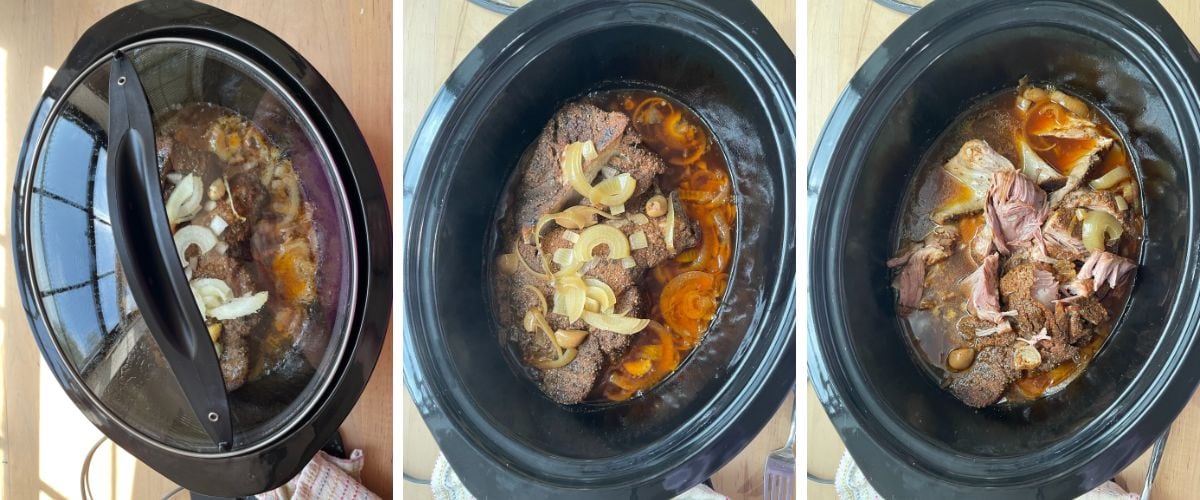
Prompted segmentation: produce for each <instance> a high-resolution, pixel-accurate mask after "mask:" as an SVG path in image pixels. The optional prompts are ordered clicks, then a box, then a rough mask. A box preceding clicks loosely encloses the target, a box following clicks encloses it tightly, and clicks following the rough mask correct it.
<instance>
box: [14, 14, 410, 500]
mask: <svg viewBox="0 0 1200 500" xmlns="http://www.w3.org/2000/svg"><path fill="white" fill-rule="evenodd" d="M201 103H202V104H210V105H216V106H220V107H223V108H225V109H228V110H231V111H234V112H236V113H238V114H239V115H240V116H242V117H244V118H245V119H246V120H249V121H250V122H252V123H253V125H254V127H256V128H257V129H258V130H260V131H261V132H262V134H264V135H265V136H266V137H267V138H268V139H269V140H270V141H271V142H273V143H274V144H277V145H278V146H279V147H280V148H281V150H282V154H283V157H284V158H286V159H287V160H288V161H290V164H291V165H292V167H293V168H294V170H295V172H296V174H297V175H298V176H299V186H300V190H301V191H302V193H303V199H304V201H305V202H307V205H306V206H307V208H306V209H305V210H306V211H307V212H308V213H311V216H312V217H311V218H312V220H311V225H312V227H313V228H314V231H315V232H316V234H317V235H319V236H318V238H319V240H320V243H319V246H318V247H316V248H317V249H318V250H317V253H316V255H317V256H318V257H317V258H318V259H319V265H317V266H316V267H317V270H316V271H314V275H315V278H313V279H314V280H315V283H316V287H317V291H316V292H315V293H314V297H315V298H313V299H312V302H311V305H309V306H303V307H302V306H297V310H300V311H302V312H299V313H296V314H300V315H302V316H300V317H301V318H304V319H302V320H301V323H300V324H299V326H296V325H297V324H296V323H295V322H291V323H284V324H287V325H291V326H288V327H287V328H286V329H284V330H280V329H279V328H277V327H274V326H273V325H272V324H269V321H267V320H263V321H262V322H261V323H259V324H260V325H261V324H266V326H264V327H260V328H257V329H256V330H254V331H252V332H250V333H249V334H248V335H247V337H246V338H247V343H248V345H249V348H248V349H249V353H250V354H249V355H248V356H249V360H250V361H249V363H248V365H247V368H246V369H247V370H248V373H249V375H248V376H247V381H246V382H245V383H244V384H242V385H241V386H240V387H236V388H235V387H227V385H226V382H225V379H223V377H222V374H221V367H220V365H219V364H218V363H219V362H218V358H219V356H220V354H219V353H218V352H217V348H216V344H215V343H214V340H212V339H211V338H210V333H209V331H208V327H206V325H205V323H204V318H203V317H202V316H201V314H202V313H201V311H200V309H199V308H198V307H197V300H196V299H195V298H194V297H193V295H192V290H191V289H190V286H191V284H190V283H189V280H191V276H190V275H188V274H187V273H188V272H189V271H185V269H184V266H183V259H181V258H180V255H179V253H178V252H177V250H176V246H175V245H176V243H175V242H174V240H173V235H172V227H171V226H170V225H169V224H168V219H167V215H166V210H165V207H164V203H163V194H162V191H163V190H166V189H167V187H166V186H168V185H170V184H171V183H173V182H177V181H160V177H161V169H162V168H163V166H162V165H160V164H159V163H160V162H161V161H162V159H161V158H159V157H160V156H165V153H160V151H162V150H161V149H160V148H162V147H163V146H162V144H163V143H158V144H156V138H158V139H160V140H161V138H162V137H165V136H160V135H158V134H156V132H161V131H162V130H164V129H165V127H164V125H165V124H166V123H168V122H169V121H170V120H171V117H172V116H174V115H175V114H176V113H177V112H178V111H179V110H180V109H181V108H182V107H184V106H188V105H192V104H201ZM230 144H232V143H230ZM156 146H157V147H156ZM231 147H232V146H231ZM176 149H178V147H176ZM204 158H206V159H205V160H200V161H202V162H203V161H211V160H212V159H213V158H215V157H212V158H210V157H207V156H206V157H204ZM156 160H159V161H156ZM232 175H233V174H230V176H232ZM275 175H278V174H275ZM168 178H169V176H168ZM160 182H162V185H161V186H160ZM232 189H233V188H232V185H231V188H230V190H229V192H230V193H233V190H232ZM230 196H232V194H231V195H230ZM211 203H213V204H214V205H213V206H216V205H215V203H216V200H214V201H212V202H211ZM234 210H235V211H236V208H235V209H234ZM235 214H236V212H235ZM246 215H249V214H242V215H241V216H246ZM222 220H224V219H222ZM227 222H232V221H227ZM12 223H13V228H14V231H13V248H14V257H15V260H16V271H17V277H18V283H19V287H20V292H21V299H22V303H23V305H24V308H25V311H26V314H27V315H28V319H29V322H30V326H31V328H32V330H33V334H34V335H35V337H36V339H37V342H38V347H39V349H40V350H41V353H42V357H43V358H44V359H45V361H46V363H47V365H48V366H49V367H50V369H51V371H52V372H53V373H54V376H55V378H56V379H57V380H58V382H59V383H60V384H61V385H62V386H63V388H64V389H65V390H66V392H67V394H68V396H70V398H71V400H72V401H73V402H74V403H75V404H76V405H77V406H78V407H79V408H80V410H81V411H83V413H84V414H85V415H86V416H87V417H88V419H89V420H91V421H92V423H93V424H95V425H96V426H97V427H98V428H100V430H101V431H102V432H103V433H104V434H105V435H106V436H107V437H109V438H110V439H112V440H113V441H114V442H115V443H116V444H118V445H120V446H121V447H122V448H124V449H125V450H127V451H129V452H130V453H131V454H133V455H134V456H135V457H137V458H138V459H140V460H142V461H143V462H145V463H146V464H147V465H149V466H150V467H151V468H153V469H155V470H157V471H158V472H160V473H162V474H163V475H164V476H166V477H167V478H168V479H170V480H172V481H175V482H176V483H178V484H180V485H182V486H184V487H186V488H188V489H190V490H193V491H196V492H199V493H202V494H207V495H219V496H245V495H252V494H256V493H260V492H263V491H266V490H269V489H272V488H275V487H277V486H279V485H281V484H283V483H285V482H287V481H288V480H289V479H291V478H292V477H293V476H295V475H296V474H297V473H298V472H299V471H300V469H301V468H303V467H304V465H306V464H307V463H308V461H309V459H310V458H311V457H312V456H313V454H315V453H316V452H317V450H319V449H321V448H322V446H324V445H325V444H326V443H327V442H328V441H329V440H330V439H331V437H333V436H334V435H335V433H336V432H337V428H338V426H339V425H340V424H341V422H342V420H343V419H344V418H345V417H346V415H347V414H348V413H349V412H350V410H351V409H352V408H353V407H354V404H355V402H356V401H357V399H358V396H359V394H361V392H362V390H363V388H364V387H365V385H366V382H367V379H368V378H369V377H370V374H371V370H372V368H373V367H374V365H375V361H376V359H377V357H378V355H379V351H380V347H381V344H382V340H383V337H384V335H385V333H386V330H387V324H388V318H389V312H390V301H391V284H390V279H391V274H390V270H389V269H388V267H387V264H386V263H387V262H389V259H390V255H389V254H390V252H391V234H390V222H389V220H388V208H387V202H386V199H385V198H384V196H383V189H382V183H381V182H380V180H379V176H378V172H377V170H376V167H375V163H374V161H373V160H372V159H371V156H370V152H369V151H368V149H367V146H366V143H365V141H364V140H363V138H362V135H361V133H360V132H359V130H358V128H357V126H356V125H355V123H354V120H353V118H352V117H351V116H350V114H349V112H348V111H347V109H346V108H345V106H344V105H343V104H342V102H341V101H340V100H339V99H338V97H337V95H336V94H335V93H334V92H333V90H332V89H331V88H330V86H329V84H328V83H327V82H326V81H325V80H324V79H323V78H322V77H321V76H320V75H319V74H318V73H317V72H316V70H314V69H313V68H312V66H310V65H309V64H308V63H307V62H305V61H304V59H303V58H302V57H301V56H300V55H299V54H297V53H296V52H295V51H294V50H292V49H291V48H289V47H288V46H287V45H286V44H284V43H283V41H281V40H280V39H278V38H276V37H275V36H273V35H271V34H270V33H268V32H267V31H265V30H263V29H262V28H260V27H258V26H255V25H254V24H252V23H250V22H248V21H246V20H244V19H241V18H238V17H235V16H233V15H231V14H229V13H226V12H223V11H220V10H218V9H214V8H211V7H208V6H205V5H202V4H199V3H195V2H191V1H182V0H158V1H149V2H143V3H138V4H134V5H130V6H128V7H125V8H122V9H120V10H118V11H116V12H114V13H113V14H111V15H109V16H108V17H105V18H104V19H102V20H101V21H99V22H98V23H96V24H95V25H94V26H92V27H91V28H90V29H88V31H87V32H86V33H84V35H83V36H82V37H81V39H80V40H79V42H78V43H77V44H76V46H75V47H74V48H73V49H72V50H71V52H70V54H69V55H68V57H67V59H66V61H65V62H64V63H63V64H62V66H61V67H60V68H59V70H58V72H57V73H56V74H55V77H54V78H53V80H52V81H51V82H50V84H49V86H48V87H47V89H46V91H45V93H44V94H43V96H42V98H41V100H40V101H39V103H38V105H37V107H36V111H35V113H34V116H33V120H32V122H31V123H30V126H29V129H28V131H27V132H26V135H25V139H24V143H23V144H22V148H21V153H20V157H19V164H18V167H17V175H16V180H15V186H14V196H13V209H12ZM213 227H214V229H213V231H215V232H216V233H217V234H218V235H219V234H220V233H221V231H222V230H221V229H215V226H213ZM204 251H205V252H208V251H216V252H220V251H221V250H218V249H215V247H213V249H211V250H204ZM230 251H231V252H232V250H230ZM267 255H270V254H267ZM266 258H267V257H262V258H261V259H266ZM254 259H256V260H253V261H249V263H247V264H246V266H248V268H251V269H253V267H251V266H258V267H264V266H265V267H270V266H272V265H274V264H273V263H272V262H278V261H277V260H276V261H272V262H263V261H259V260H257V259H260V258H259V257H254ZM191 267H192V270H195V264H191ZM230 279H232V278H230ZM193 283H194V282H193ZM260 307H262V309H261V310H260V311H259V312H256V313H255V314H258V315H271V314H274V312H275V311H276V309H274V308H273V306H272V305H271V302H268V303H267V305H266V306H260ZM261 317H265V316H261ZM294 317H296V316H293V318H294ZM276 318H279V316H273V317H272V318H268V319H276ZM228 331H229V330H228V328H226V334H225V335H226V338H227V339H228V338H230V337H229V335H232V334H230V333H228ZM270 335H275V336H274V337H269V336H270ZM270 339H274V340H270ZM269 342H274V343H269ZM221 345H225V344H223V343H222V344H221Z"/></svg>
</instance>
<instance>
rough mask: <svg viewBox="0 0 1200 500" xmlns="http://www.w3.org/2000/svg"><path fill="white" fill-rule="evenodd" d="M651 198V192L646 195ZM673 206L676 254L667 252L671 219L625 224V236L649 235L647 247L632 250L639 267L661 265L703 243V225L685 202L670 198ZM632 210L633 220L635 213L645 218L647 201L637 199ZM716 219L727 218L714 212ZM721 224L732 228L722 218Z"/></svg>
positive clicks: (630, 206)
mask: <svg viewBox="0 0 1200 500" xmlns="http://www.w3.org/2000/svg"><path fill="white" fill-rule="evenodd" d="M646 194H647V195H648V194H650V193H646ZM668 198H669V200H670V203H672V204H673V205H675V225H674V227H673V228H672V231H673V240H672V242H671V243H672V244H673V246H674V251H670V250H668V249H667V242H666V230H667V227H666V226H667V218H666V217H665V216H663V217H646V221H647V222H646V223H645V224H636V223H634V222H629V223H626V224H622V225H621V231H622V232H624V233H625V235H626V236H627V237H628V236H632V235H633V234H634V233H637V232H638V231H641V232H642V233H643V234H644V235H645V236H646V248H641V249H637V250H632V251H631V254H632V255H633V260H634V261H636V262H637V265H638V267H642V268H646V269H649V268H652V267H654V266H657V265H659V264H660V263H662V262H663V261H664V260H667V259H670V258H674V257H675V256H677V255H679V253H680V252H683V251H684V250H687V249H689V248H692V247H694V246H696V244H697V243H699V242H700V228H699V224H698V223H697V222H696V221H694V220H692V219H691V218H690V217H688V214H687V210H685V209H684V207H683V203H682V202H680V201H679V197H678V196H669V197H668ZM626 205H627V206H628V207H629V208H626V210H627V211H628V216H627V218H630V219H632V218H633V216H634V215H635V214H642V215H645V213H646V212H645V201H644V200H642V199H639V198H633V199H631V200H630V203H628V204H626ZM713 216H714V217H718V218H720V217H723V216H722V215H721V214H720V213H716V212H714V214H713ZM717 223H718V224H720V223H724V224H725V225H726V226H728V224H729V223H728V222H725V221H724V219H721V220H720V221H718V222H717Z"/></svg>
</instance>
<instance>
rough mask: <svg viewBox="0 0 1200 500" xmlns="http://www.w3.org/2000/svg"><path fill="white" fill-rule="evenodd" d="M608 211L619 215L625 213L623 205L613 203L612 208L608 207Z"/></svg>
mask: <svg viewBox="0 0 1200 500" xmlns="http://www.w3.org/2000/svg"><path fill="white" fill-rule="evenodd" d="M608 213H610V214H613V215H621V214H623V213H625V205H624V204H621V205H613V206H612V208H610V209H608Z"/></svg>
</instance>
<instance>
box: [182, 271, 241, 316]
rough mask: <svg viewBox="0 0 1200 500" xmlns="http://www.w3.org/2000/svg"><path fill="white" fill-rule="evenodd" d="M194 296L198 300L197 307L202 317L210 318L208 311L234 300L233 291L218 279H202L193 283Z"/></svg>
mask: <svg viewBox="0 0 1200 500" xmlns="http://www.w3.org/2000/svg"><path fill="white" fill-rule="evenodd" d="M191 289H192V295H193V296H194V297H195V298H196V306H198V307H199V308H200V315H201V316H209V314H208V311H210V310H213V309H216V308H218V307H221V306H222V305H224V304H225V303H226V302H229V301H230V300H233V289H232V288H229V285H227V284H226V283H225V282H224V281H221V280H219V279H216V278H200V279H198V280H195V281H193V282H191Z"/></svg>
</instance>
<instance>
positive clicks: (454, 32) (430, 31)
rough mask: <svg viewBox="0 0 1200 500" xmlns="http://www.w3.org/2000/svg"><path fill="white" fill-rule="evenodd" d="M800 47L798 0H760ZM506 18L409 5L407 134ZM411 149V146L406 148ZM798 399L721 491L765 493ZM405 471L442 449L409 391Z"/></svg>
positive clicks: (719, 483) (446, 0)
mask: <svg viewBox="0 0 1200 500" xmlns="http://www.w3.org/2000/svg"><path fill="white" fill-rule="evenodd" d="M754 3H755V4H757V5H758V7H759V9H761V10H762V11H763V12H764V13H765V14H766V16H767V17H768V18H769V19H770V20H771V22H772V23H773V24H774V25H775V28H776V30H777V31H779V32H780V34H782V36H783V39H784V40H785V41H786V42H787V44H788V46H789V47H791V48H792V50H793V51H794V50H795V32H796V29H795V23H796V7H795V2H794V0H755V2H754ZM501 19H503V16H501V15H499V14H495V13H493V12H490V11H487V10H485V9H482V8H480V7H477V6H475V5H472V4H468V3H467V2H466V1H465V0H408V1H407V2H405V5H404V28H403V37H404V59H403V61H404V68H405V72H404V133H403V137H405V139H406V140H407V139H408V138H410V137H412V135H413V133H414V132H415V131H416V129H417V125H418V124H419V123H420V120H421V117H422V116H424V113H425V109H426V108H427V107H428V106H429V103H430V102H432V101H433V96H434V94H435V93H437V90H438V88H439V87H440V86H441V84H442V82H443V81H445V79H446V77H448V76H449V75H450V73H451V72H452V71H453V70H454V68H455V67H456V66H457V65H458V62H459V61H461V60H462V58H463V57H464V56H465V55H466V54H467V52H468V51H470V50H471V49H472V48H473V47H474V46H475V44H477V43H478V42H479V40H480V39H482V38H483V36H484V35H486V34H487V33H488V31H490V30H491V29H492V28H493V27H494V26H495V25H496V24H497V23H499V22H500V20H501ZM406 147H407V146H406ZM792 406H793V401H792V400H791V399H789V400H788V401H787V402H785V403H784V405H783V407H781V408H780V409H779V411H778V413H776V414H775V416H774V418H773V419H772V420H771V422H770V423H769V424H767V426H766V428H765V429H763V431H762V432H761V433H760V434H759V435H758V437H756V438H755V439H754V441H752V442H751V443H750V445H749V446H748V447H747V448H746V449H745V450H744V451H743V452H742V453H741V454H740V455H738V456H737V457H736V458H735V459H734V460H733V461H732V462H730V463H729V464H728V465H726V466H725V467H724V468H723V469H721V470H720V471H718V472H717V474H716V475H714V476H713V483H714V484H715V486H716V489H717V491H719V492H721V493H723V494H725V495H728V496H730V497H731V498H734V499H750V498H761V497H762V484H763V465H764V463H765V461H766V457H767V454H768V453H770V452H771V450H774V449H776V448H779V447H781V446H783V444H784V442H786V441H787V434H788V430H789V424H790V418H791V408H792ZM403 415H404V461H403V464H404V471H405V472H406V473H408V474H409V475H411V476H414V477H417V478H421V479H425V478H428V477H429V476H430V473H431V472H432V470H433V462H434V459H435V458H437V455H438V448H437V444H436V443H435V442H434V440H433V436H432V435H430V433H429V430H428V429H427V428H426V427H425V423H424V422H423V421H422V420H421V417H420V414H419V413H418V412H417V409H416V406H415V405H414V404H413V402H412V399H411V398H409V396H408V391H407V389H406V390H405V391H404V409H403ZM403 491H404V497H405V498H409V499H413V498H415V499H428V498H431V497H432V495H431V494H430V490H429V487H428V486H425V485H418V484H413V483H409V482H405V483H404V490H403Z"/></svg>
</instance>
